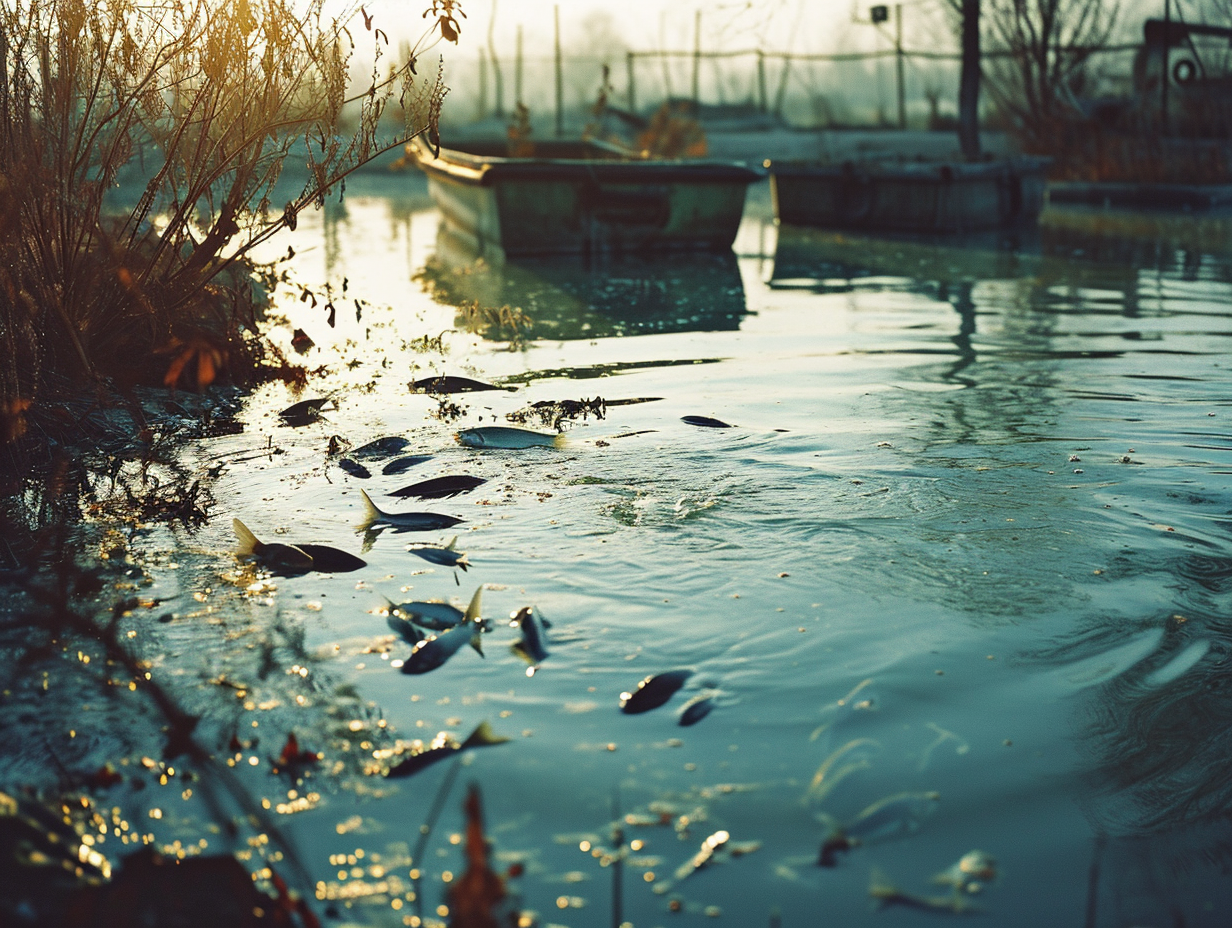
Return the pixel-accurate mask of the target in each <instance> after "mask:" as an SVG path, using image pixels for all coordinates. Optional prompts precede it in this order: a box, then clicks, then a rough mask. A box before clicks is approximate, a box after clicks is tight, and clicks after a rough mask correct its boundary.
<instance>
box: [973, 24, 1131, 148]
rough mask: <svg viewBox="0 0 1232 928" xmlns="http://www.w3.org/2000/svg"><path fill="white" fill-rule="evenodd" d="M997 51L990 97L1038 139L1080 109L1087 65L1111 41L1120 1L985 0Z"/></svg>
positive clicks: (988, 73)
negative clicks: (1078, 96) (1078, 98)
mask: <svg viewBox="0 0 1232 928" xmlns="http://www.w3.org/2000/svg"><path fill="white" fill-rule="evenodd" d="M983 4H984V11H985V20H986V23H987V26H986V34H987V35H988V37H989V38H990V39H991V40H992V46H993V48H992V50H993V51H994V52H996V53H1000V54H996V55H995V56H993V57H990V58H989V60H988V64H987V67H986V69H985V78H986V83H987V86H988V92H989V94H990V96H991V97H992V98H993V100H994V101H996V103H997V105H998V107H999V108H1000V109H1001V110H1002V112H1003V113H1005V114H1006V115H1007V116H1009V117H1010V119H1011V120H1012V121H1013V124H1014V126H1015V128H1017V129H1019V130H1020V131H1022V132H1023V133H1024V135H1025V136H1026V137H1027V138H1028V139H1029V140H1033V141H1041V140H1043V139H1045V138H1047V137H1048V135H1049V132H1050V129H1051V128H1052V127H1053V126H1055V124H1056V120H1057V119H1059V118H1061V117H1063V116H1065V115H1067V114H1073V113H1075V112H1076V111H1077V109H1078V108H1077V105H1076V96H1077V95H1079V94H1081V93H1082V90H1083V85H1084V82H1085V80H1086V76H1087V65H1088V63H1089V61H1090V59H1091V56H1092V55H1093V54H1096V53H1098V52H1099V51H1100V50H1101V49H1102V48H1104V47H1105V46H1106V45H1107V44H1108V40H1109V38H1110V36H1111V34H1112V31H1113V28H1114V27H1115V25H1116V18H1117V14H1118V12H1119V11H1118V2H1117V0H983Z"/></svg>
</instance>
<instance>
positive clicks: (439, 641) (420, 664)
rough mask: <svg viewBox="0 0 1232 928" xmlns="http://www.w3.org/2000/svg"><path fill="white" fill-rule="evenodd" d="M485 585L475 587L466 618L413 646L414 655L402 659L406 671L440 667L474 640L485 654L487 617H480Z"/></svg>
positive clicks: (414, 672)
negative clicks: (484, 636) (485, 623)
mask: <svg viewBox="0 0 1232 928" xmlns="http://www.w3.org/2000/svg"><path fill="white" fill-rule="evenodd" d="M481 593H483V587H482V586H481V587H479V588H478V589H477V590H475V595H474V596H472V597H471V604H470V605H469V606H467V608H466V614H465V615H464V616H463V617H462V621H461V622H460V623H459V624H458V625H455V626H454V627H453V628H451V629H449V631H447V632H441V633H440V634H439V635H430V636H428V637H427V638H425V639H424V640H423V641H421V642H419V643H418V644H416V645H415V647H414V648H412V649H411V655H410V657H408V658H407V659H406V660H405V661H403V663H402V672H403V673H411V674H420V673H427V672H428V671H430V670H436V668H437V667H440V666H441V665H442V664H444V663H445V662H446V661H447V660H449V659H450V658H451V657H453V656H454V655H455V654H457V653H458V651H459V649H461V647H462V646H463V645H465V644H468V643H469V644H470V646H471V647H472V648H474V649H475V650H476V651H477V652H478V653H479V656H480V657H483V641H482V638H481V636H482V634H483V620H482V619H481V618H480V617H479V599H480V594H481Z"/></svg>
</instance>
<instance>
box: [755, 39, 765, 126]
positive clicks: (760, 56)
mask: <svg viewBox="0 0 1232 928" xmlns="http://www.w3.org/2000/svg"><path fill="white" fill-rule="evenodd" d="M766 104H767V100H766V53H765V52H763V51H762V50H761V49H760V48H759V49H758V50H757V109H758V110H759V111H761V112H763V113H764V112H765V111H766Z"/></svg>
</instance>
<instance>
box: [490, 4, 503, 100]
mask: <svg viewBox="0 0 1232 928" xmlns="http://www.w3.org/2000/svg"><path fill="white" fill-rule="evenodd" d="M495 30H496V0H492V16H491V18H490V19H489V20H488V58H489V59H491V61H492V82H493V84H494V86H495V90H496V114H495V115H496V118H497V119H500V118H501V117H503V116H504V115H505V84H504V81H503V80H501V69H500V59H499V58H497V57H496V42H495V41H493V38H492V35H493V33H494V32H495Z"/></svg>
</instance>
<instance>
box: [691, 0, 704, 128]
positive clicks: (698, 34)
mask: <svg viewBox="0 0 1232 928" xmlns="http://www.w3.org/2000/svg"><path fill="white" fill-rule="evenodd" d="M701 72H702V11H701V10H698V11H697V12H696V13H695V14H694V16H693V105H694V106H697V105H699V104H700V103H701V102H702V101H701V97H700V95H699V90H698V84H699V81H700V78H701Z"/></svg>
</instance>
